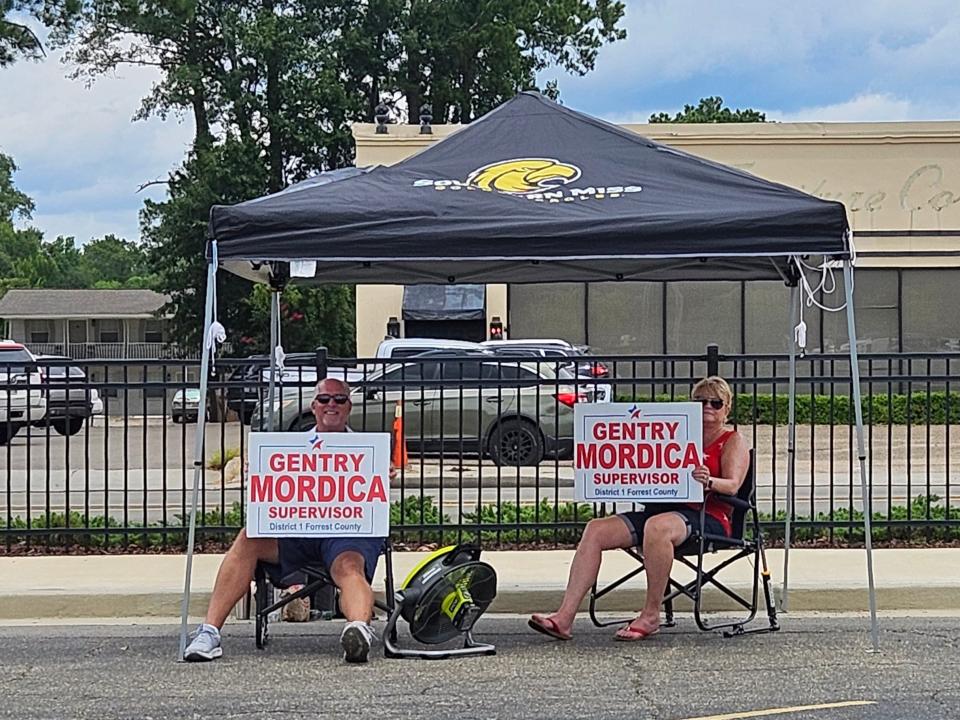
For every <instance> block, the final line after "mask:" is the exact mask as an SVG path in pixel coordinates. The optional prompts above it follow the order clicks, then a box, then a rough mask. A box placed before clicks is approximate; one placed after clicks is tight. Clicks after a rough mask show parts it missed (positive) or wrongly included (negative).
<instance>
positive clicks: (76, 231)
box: [26, 208, 140, 245]
mask: <svg viewBox="0 0 960 720" xmlns="http://www.w3.org/2000/svg"><path fill="white" fill-rule="evenodd" d="M26 225H29V226H32V227H36V228H40V229H41V230H43V236H44V238H45V239H46V240H53V239H54V238H56V237H58V236H60V235H64V236H68V237H69V236H72V237H74V238H75V239H76V241H77V245H83V244H85V243H87V242H89V241H90V240H93V239H94V238H98V237H103V236H104V235H108V234H113V235H116V236H117V237H120V238H124V239H126V240H137V239H139V237H140V224H139V220H138V218H137V212H136V210H133V211H130V210H129V209H126V208H123V209H120V210H105V211H99V210H98V211H92V210H77V211H73V212H61V213H43V212H36V213H34V215H33V219H32V220H31V221H30V222H29V223H26Z"/></svg>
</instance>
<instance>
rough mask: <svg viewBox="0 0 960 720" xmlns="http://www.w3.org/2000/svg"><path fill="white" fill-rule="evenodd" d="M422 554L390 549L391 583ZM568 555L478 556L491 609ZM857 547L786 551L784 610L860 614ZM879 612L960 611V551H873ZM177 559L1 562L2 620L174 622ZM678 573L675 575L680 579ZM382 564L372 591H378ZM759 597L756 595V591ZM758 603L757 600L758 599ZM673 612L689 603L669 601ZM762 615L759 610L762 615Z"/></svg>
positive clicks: (622, 567) (204, 596) (622, 559)
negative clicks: (490, 570)
mask: <svg viewBox="0 0 960 720" xmlns="http://www.w3.org/2000/svg"><path fill="white" fill-rule="evenodd" d="M427 554H428V553H425V552H395V553H394V554H393V558H394V577H395V579H396V582H397V584H398V585H399V584H400V583H402V582H403V579H404V578H405V577H406V575H407V574H408V573H409V571H410V570H411V569H412V568H413V567H414V566H415V565H416V563H418V562H419V561H420V560H421V559H422V558H424V557H426V555H427ZM767 557H768V562H769V567H770V569H771V571H772V573H773V578H774V582H773V590H774V593H775V595H776V596H777V597H779V593H780V589H781V584H782V580H781V579H780V570H781V569H782V568H783V553H782V551H779V550H771V551H770V552H768V554H767ZM572 558H573V552H572V551H570V550H546V551H538V550H528V551H491V552H485V553H484V555H483V559H484V560H485V561H486V562H489V563H490V564H491V565H492V566H493V567H494V568H495V569H496V571H497V573H498V592H497V598H496V600H495V602H494V604H493V606H492V608H491V611H492V612H501V613H521V614H527V613H531V612H538V611H539V612H543V611H548V610H552V609H554V608H556V607H557V606H558V605H559V604H560V599H561V597H562V595H563V590H564V587H565V585H566V579H567V575H568V572H569V567H570V562H571V560H572ZM864 558H865V554H864V551H863V550H794V551H792V552H791V554H790V592H789V598H788V600H789V605H788V607H789V609H790V610H792V611H798V612H800V611H820V612H851V611H853V612H857V611H859V612H863V611H866V610H867V609H868V607H869V605H868V596H867V581H866V572H865V560H864ZM221 559H222V556H220V555H198V556H196V557H195V559H194V566H193V567H194V572H193V580H192V583H191V586H192V592H191V603H190V613H191V615H193V616H195V617H196V616H201V615H202V614H203V612H204V610H205V609H206V605H207V603H208V601H209V597H210V591H211V589H212V588H213V582H214V579H215V577H216V573H217V569H218V568H219V565H220V561H221ZM874 566H875V577H876V586H877V607H878V609H879V610H881V611H911V610H951V611H956V610H960V548H938V549H883V550H877V551H875V552H874ZM184 567H185V566H184V557H183V556H177V555H127V556H122V555H121V556H115V555H113V556H73V557H63V556H59V557H0V620H26V619H44V618H48V619H54V618H59V619H65V618H111V617H133V616H136V617H168V618H171V617H179V615H180V604H181V593H182V591H183V575H184ZM634 567H635V564H634V562H633V560H632V559H631V558H630V557H628V556H627V555H626V553H618V552H610V553H606V554H605V555H604V562H603V565H602V567H601V577H600V582H601V584H604V583H609V582H611V581H612V580H614V579H616V578H618V577H620V576H621V575H623V574H624V573H625V572H627V571H629V570H631V569H633V568H634ZM681 570H682V568H677V572H676V573H675V575H674V577H675V578H676V579H677V580H679V581H686V580H687V579H688V576H689V577H692V574H690V573H688V574H687V575H684V574H683V572H681ZM726 573H727V571H725V575H724V576H722V577H725V584H726V585H727V586H728V587H730V588H731V589H734V590H736V591H737V592H740V593H741V594H745V593H748V592H749V591H750V589H751V580H752V576H751V574H750V567H749V564H748V563H747V562H743V561H742V562H739V563H736V564H735V565H734V566H732V567H731V568H730V569H729V574H726ZM383 587H384V584H383V563H381V565H380V568H379V569H378V575H377V577H376V578H375V579H374V588H375V589H377V590H379V592H380V594H381V595H382V592H383ZM642 588H643V582H642V580H641V581H639V582H637V581H634V582H631V583H630V584H628V585H627V586H626V587H624V588H623V589H620V590H618V591H616V592H613V593H611V594H610V595H609V596H607V597H605V598H603V599H602V601H601V603H600V605H599V608H600V609H601V610H604V611H607V610H609V611H613V612H626V613H630V612H633V611H635V610H636V609H637V607H638V606H639V605H640V603H641V599H642ZM760 592H761V593H762V588H761V589H760ZM760 599H761V605H762V595H761V596H760ZM736 607H737V606H735V605H733V604H732V603H731V602H730V601H729V599H727V598H726V597H725V596H723V595H722V594H720V593H716V592H714V593H708V594H707V596H706V597H705V608H706V609H708V610H716V609H723V610H726V609H736ZM676 609H677V611H679V612H684V611H687V610H689V603H684V602H679V601H678V602H677V603H676ZM762 614H763V610H761V615H762Z"/></svg>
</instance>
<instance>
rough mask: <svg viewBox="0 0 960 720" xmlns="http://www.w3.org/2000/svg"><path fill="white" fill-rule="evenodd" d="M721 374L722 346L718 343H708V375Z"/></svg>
mask: <svg viewBox="0 0 960 720" xmlns="http://www.w3.org/2000/svg"><path fill="white" fill-rule="evenodd" d="M719 374H720V346H719V345H717V344H716V343H710V344H709V345H707V377H710V376H711V375H719Z"/></svg>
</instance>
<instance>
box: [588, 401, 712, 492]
mask: <svg viewBox="0 0 960 720" xmlns="http://www.w3.org/2000/svg"><path fill="white" fill-rule="evenodd" d="M702 414H703V410H702V408H701V406H700V403H689V402H675V403H596V404H592V403H577V404H576V405H574V431H573V443H574V452H573V457H574V460H573V472H574V498H575V499H576V500H582V501H587V502H603V501H607V502H640V503H648V502H678V501H682V502H702V501H703V486H702V485H701V484H700V483H698V482H697V481H696V480H694V479H693V476H692V474H691V473H692V471H693V470H694V469H695V468H696V467H697V466H698V465H701V464H702V460H701V458H702V450H701V448H702V442H703V437H702V435H703V419H702Z"/></svg>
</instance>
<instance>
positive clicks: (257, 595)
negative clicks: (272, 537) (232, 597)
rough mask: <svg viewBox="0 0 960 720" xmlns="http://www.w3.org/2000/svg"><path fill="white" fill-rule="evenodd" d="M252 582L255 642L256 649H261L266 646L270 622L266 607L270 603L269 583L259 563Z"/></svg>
mask: <svg viewBox="0 0 960 720" xmlns="http://www.w3.org/2000/svg"><path fill="white" fill-rule="evenodd" d="M254 582H255V583H256V590H255V591H254V594H253V597H254V617H255V618H256V619H255V626H256V627H255V633H256V634H255V636H254V638H255V640H256V643H257V649H258V650H263V649H264V648H265V647H266V646H267V640H268V630H267V625H268V623H269V622H270V619H269V617H270V616H269V613H267V612H266V610H267V607H268V606H269V605H270V599H269V597H270V596H269V583H268V582H267V574H266V572H264V570H263V568H262V567H260V566H259V565H258V566H257V569H256V571H255V572H254Z"/></svg>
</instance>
